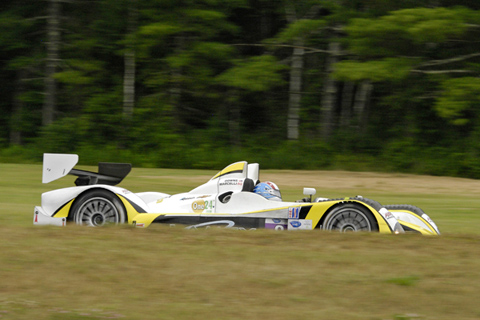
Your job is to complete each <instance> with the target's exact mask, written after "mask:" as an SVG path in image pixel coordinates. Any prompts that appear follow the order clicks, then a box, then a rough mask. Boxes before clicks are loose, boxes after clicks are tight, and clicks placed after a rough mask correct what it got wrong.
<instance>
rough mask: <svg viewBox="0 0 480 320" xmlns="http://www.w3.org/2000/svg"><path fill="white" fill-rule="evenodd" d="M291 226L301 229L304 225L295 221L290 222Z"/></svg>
mask: <svg viewBox="0 0 480 320" xmlns="http://www.w3.org/2000/svg"><path fill="white" fill-rule="evenodd" d="M290 225H291V226H292V227H294V228H299V227H300V226H301V225H302V223H301V222H300V221H297V220H295V221H290Z"/></svg>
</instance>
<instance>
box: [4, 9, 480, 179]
mask: <svg viewBox="0 0 480 320" xmlns="http://www.w3.org/2000/svg"><path fill="white" fill-rule="evenodd" d="M479 10H480V3H477V2H476V1H465V0H463V1H460V0H405V1H394V0H363V1H359V0H297V1H293V0H278V1H272V0H203V1H200V0H175V1H173V0H44V1H29V0H15V1H13V0H9V1H2V4H0V68H1V71H2V72H1V73H0V82H1V83H2V86H1V87H0V93H1V96H2V99H1V100H0V110H1V111H2V112H1V113H0V148H1V150H3V151H1V152H0V155H3V157H4V158H8V157H9V156H12V155H14V154H17V153H18V154H22V155H23V156H24V157H27V158H38V154H41V153H42V152H80V153H82V154H85V156H84V157H83V158H87V159H89V158H88V157H91V161H92V162H96V161H98V160H108V159H105V158H118V156H119V155H121V157H123V158H128V159H132V160H133V161H134V162H137V163H139V164H141V165H152V166H169V167H191V166H194V167H195V166H196V167H205V168H210V167H215V168H218V166H219V165H220V163H223V164H225V163H224V162H225V161H230V160H233V161H234V160H238V159H233V158H234V157H243V158H249V159H251V161H263V163H264V164H265V166H267V167H278V168H284V167H285V168H314V169H315V168H325V167H338V168H351V167H353V168H355V167H357V168H359V169H362V164H364V165H365V166H366V168H368V169H372V168H374V169H378V170H382V169H385V170H396V171H411V172H421V173H429V174H447V175H458V176H470V177H480V164H479V163H478V162H479V156H480V154H479V152H480V145H479V144H478V141H479V138H480V120H479V113H480V109H479V106H480V105H479V104H480V98H479V97H480V78H479V72H480V41H479V40H478V39H480V37H479V36H480V11H479ZM113 160H115V159H113ZM342 166H343V167H342Z"/></svg>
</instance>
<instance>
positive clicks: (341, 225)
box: [322, 203, 378, 232]
mask: <svg viewBox="0 0 480 320" xmlns="http://www.w3.org/2000/svg"><path fill="white" fill-rule="evenodd" d="M322 229H323V230H330V231H340V232H362V231H363V232H372V231H378V224H377V222H376V220H375V217H374V216H373V214H372V213H371V212H370V210H368V209H367V208H366V207H364V206H362V205H360V204H358V203H345V204H341V205H338V206H336V207H334V208H333V209H332V210H331V211H330V212H329V213H328V214H327V216H326V217H325V220H324V222H323V226H322Z"/></svg>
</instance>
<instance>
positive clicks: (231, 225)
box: [185, 220, 257, 230]
mask: <svg viewBox="0 0 480 320" xmlns="http://www.w3.org/2000/svg"><path fill="white" fill-rule="evenodd" d="M234 226H235V222H233V221H231V220H219V221H210V222H204V223H199V224H195V225H192V226H188V227H186V228H185V229H199V228H205V229H208V228H210V227H219V228H222V227H223V228H232V229H235V230H257V229H256V228H250V229H246V228H243V227H234Z"/></svg>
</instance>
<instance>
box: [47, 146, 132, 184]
mask: <svg viewBox="0 0 480 320" xmlns="http://www.w3.org/2000/svg"><path fill="white" fill-rule="evenodd" d="M77 162H78V155H76V154H61V153H44V154H43V176H42V182H43V183H49V182H51V181H54V180H57V179H60V178H62V177H64V176H66V175H67V174H71V175H74V176H77V177H78V178H77V180H75V185H77V186H86V185H94V184H107V185H111V186H114V185H117V184H119V183H120V182H121V181H122V180H123V179H124V178H125V177H126V176H127V175H128V174H129V173H130V171H131V170H132V165H131V164H130V163H109V162H100V163H99V164H98V173H97V172H90V171H85V170H79V169H73V167H74V166H75V165H76V164H77Z"/></svg>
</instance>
